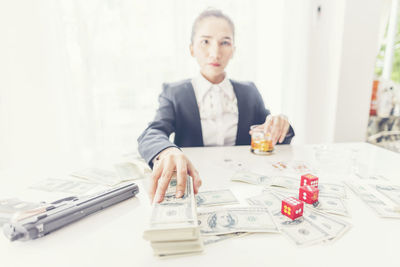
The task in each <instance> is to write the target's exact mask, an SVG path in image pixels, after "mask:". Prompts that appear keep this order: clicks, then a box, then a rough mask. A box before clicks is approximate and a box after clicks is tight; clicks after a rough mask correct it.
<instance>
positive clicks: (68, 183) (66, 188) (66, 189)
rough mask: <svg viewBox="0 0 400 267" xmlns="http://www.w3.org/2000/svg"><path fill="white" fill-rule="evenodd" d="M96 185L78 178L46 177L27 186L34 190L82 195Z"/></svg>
mask: <svg viewBox="0 0 400 267" xmlns="http://www.w3.org/2000/svg"><path fill="white" fill-rule="evenodd" d="M96 187H97V184H94V183H88V182H82V181H79V180H78V179H58V178H48V179H45V180H43V181H40V182H38V183H36V184H33V185H31V186H29V188H31V189H35V190H41V191H46V192H60V193H69V194H73V195H75V196H79V195H84V194H86V193H87V192H89V191H91V190H92V189H94V188H96Z"/></svg>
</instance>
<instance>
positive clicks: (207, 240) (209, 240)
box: [201, 232, 249, 246]
mask: <svg viewBox="0 0 400 267" xmlns="http://www.w3.org/2000/svg"><path fill="white" fill-rule="evenodd" d="M248 234H249V233H246V232H237V233H230V234H222V235H203V236H202V237H201V239H202V240H203V244H204V245H205V246H207V245H210V244H215V243H218V242H221V241H224V240H228V239H232V238H235V237H241V236H245V235H248Z"/></svg>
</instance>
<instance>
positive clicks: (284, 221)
mask: <svg viewBox="0 0 400 267" xmlns="http://www.w3.org/2000/svg"><path fill="white" fill-rule="evenodd" d="M272 214H273V216H274V219H275V221H276V223H277V225H278V227H279V229H280V230H281V232H282V233H283V234H284V235H285V236H286V237H288V238H289V239H290V240H291V241H292V242H294V244H296V245H297V246H309V245H313V244H316V243H320V242H323V241H325V240H328V239H330V238H332V236H330V235H329V234H328V233H327V232H326V231H324V230H323V229H322V228H320V227H318V226H317V225H316V224H314V223H313V222H312V221H311V220H309V219H307V218H306V217H304V216H302V217H299V218H297V219H295V220H292V219H290V218H288V217H286V216H284V215H283V214H282V213H281V210H275V211H274V212H273V213H272Z"/></svg>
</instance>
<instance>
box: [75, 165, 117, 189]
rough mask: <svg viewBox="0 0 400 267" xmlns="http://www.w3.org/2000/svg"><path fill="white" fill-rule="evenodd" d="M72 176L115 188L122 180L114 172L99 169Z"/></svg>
mask: <svg viewBox="0 0 400 267" xmlns="http://www.w3.org/2000/svg"><path fill="white" fill-rule="evenodd" d="M71 176H74V177H78V178H81V179H85V180H87V181H89V182H91V183H96V184H103V185H108V186H113V185H116V184H118V183H120V182H121V181H122V180H121V179H120V178H119V177H118V175H117V173H116V172H114V171H109V170H103V169H99V168H90V169H84V170H80V171H76V172H73V173H71Z"/></svg>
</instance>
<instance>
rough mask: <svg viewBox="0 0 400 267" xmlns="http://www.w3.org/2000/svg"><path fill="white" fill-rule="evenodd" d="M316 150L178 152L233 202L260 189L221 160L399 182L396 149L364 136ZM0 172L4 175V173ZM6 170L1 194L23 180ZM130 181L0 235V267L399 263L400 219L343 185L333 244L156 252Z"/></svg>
mask: <svg viewBox="0 0 400 267" xmlns="http://www.w3.org/2000/svg"><path fill="white" fill-rule="evenodd" d="M318 149H321V146H315V145H305V146H296V145H294V146H293V145H282V146H277V147H276V149H275V152H274V153H273V154H272V155H269V156H257V155H254V154H252V153H250V152H249V147H248V146H236V147H206V148H204V147H202V148H185V149H184V152H185V153H186V154H187V155H188V157H189V158H190V159H191V161H192V162H193V163H194V165H195V166H196V167H197V169H198V170H199V172H200V175H201V178H202V180H203V186H202V188H201V190H202V191H206V190H214V189H225V188H230V189H231V190H232V192H233V193H234V194H235V195H236V196H237V198H238V199H239V200H240V202H241V205H246V202H245V198H246V197H249V196H252V195H256V194H259V193H260V192H261V191H262V188H261V187H259V186H256V185H249V184H244V183H237V182H232V181H230V176H231V175H232V174H233V171H234V170H233V169H232V168H230V167H229V166H230V165H229V164H230V163H229V162H228V161H230V162H241V163H243V164H245V165H246V167H247V168H250V169H252V170H255V171H257V172H262V171H263V169H264V167H265V166H266V165H267V163H268V162H274V161H282V160H286V161H290V160H300V161H306V162H309V163H310V164H311V165H314V166H315V165H318V164H319V165H318V166H319V167H321V168H323V167H324V168H325V170H327V168H329V167H331V168H332V169H331V171H332V173H334V174H335V175H331V176H329V177H330V179H332V180H333V181H334V180H337V182H341V181H342V180H344V179H347V177H348V176H349V175H351V171H352V170H353V169H354V166H358V165H357V164H359V163H361V164H362V165H360V166H363V167H362V168H367V170H363V171H368V172H370V173H379V174H382V175H385V176H386V177H387V178H389V179H391V181H392V183H394V184H400V177H399V173H400V164H399V163H400V154H396V153H394V152H391V151H388V150H384V149H382V148H379V147H376V146H373V145H370V144H367V143H346V144H344V143H343V144H331V145H329V149H334V150H335V151H342V153H339V154H340V155H343V156H339V157H338V153H337V154H336V156H332V157H328V158H327V157H324V155H321V154H318V153H317V152H316V151H318ZM323 149H326V148H323ZM329 149H328V150H329ZM227 162H228V163H227ZM324 164H325V165H324ZM332 164H333V165H332ZM334 164H336V167H335V166H334ZM337 166H342V167H340V168H337ZM335 168H336V169H335ZM4 175H8V176H7V180H5V179H6V177H4ZM49 175H50V174H49ZM11 176H12V175H11V174H10V172H7V174H5V173H4V172H3V173H0V181H2V182H3V183H2V187H1V190H0V193H2V195H3V196H4V194H5V192H7V194H12V193H13V191H15V192H17V191H16V190H17V188H19V187H21V184H22V183H24V182H26V181H27V180H26V179H28V178H27V177H25V176H24V175H22V174H21V172H20V173H19V174H18V176H19V177H11ZM10 178H12V179H10ZM24 179H25V180H24ZM4 181H7V182H4ZM11 181H12V182H11ZM137 183H138V185H139V188H140V193H139V194H138V195H137V196H136V197H135V198H132V199H130V200H127V201H124V202H122V203H120V204H117V205H115V206H113V207H110V208H108V209H106V210H104V211H102V212H99V213H96V214H93V215H91V216H89V217H87V218H84V219H82V220H80V221H78V222H76V223H73V224H71V225H69V226H67V227H64V228H63V229H60V230H58V231H56V232H54V233H52V234H50V235H48V236H46V237H44V238H41V239H37V240H34V241H28V242H9V241H8V240H7V239H6V238H5V237H4V236H3V235H0V255H1V256H0V266H7V267H11V266H43V267H45V266H60V267H61V266H68V267H70V266H112V265H114V266H175V267H176V266H217V265H223V266H248V264H251V265H253V266H261V265H262V266H266V265H270V266H278V265H279V266H313V265H318V266H356V265H357V266H400V259H399V257H398V254H397V253H398V249H399V247H400V220H396V219H382V218H379V217H378V216H377V215H376V214H375V213H374V212H373V211H372V210H370V209H369V208H368V207H367V206H366V205H364V203H362V201H361V200H360V199H359V198H358V197H356V196H355V195H354V193H353V192H351V191H350V190H349V189H348V188H347V195H348V199H347V203H348V207H349V210H350V213H351V218H345V217H341V218H343V219H344V220H346V221H348V222H350V223H351V224H352V228H351V229H350V231H349V232H347V233H346V234H345V235H344V236H343V237H341V238H340V239H339V240H338V241H336V242H334V243H333V244H328V245H322V244H317V245H314V246H310V247H305V248H298V247H296V246H295V245H294V244H292V243H291V241H290V240H288V239H286V238H285V236H283V235H282V234H252V235H247V236H244V237H239V238H234V239H230V240H225V241H222V242H220V243H216V244H212V245H209V246H206V247H205V251H204V252H203V253H201V254H198V255H191V256H183V257H176V258H169V259H159V258H157V257H154V256H153V251H152V249H151V247H150V244H149V243H148V242H147V241H145V240H144V239H143V238H142V234H143V231H144V230H145V229H146V226H147V223H148V222H149V218H150V212H151V205H150V202H149V199H148V195H147V192H146V191H147V190H146V184H147V182H146V181H144V180H137ZM5 185H6V186H5ZM18 197H19V198H20V199H24V198H23V197H24V196H20V195H18ZM2 198H3V197H2Z"/></svg>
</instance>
